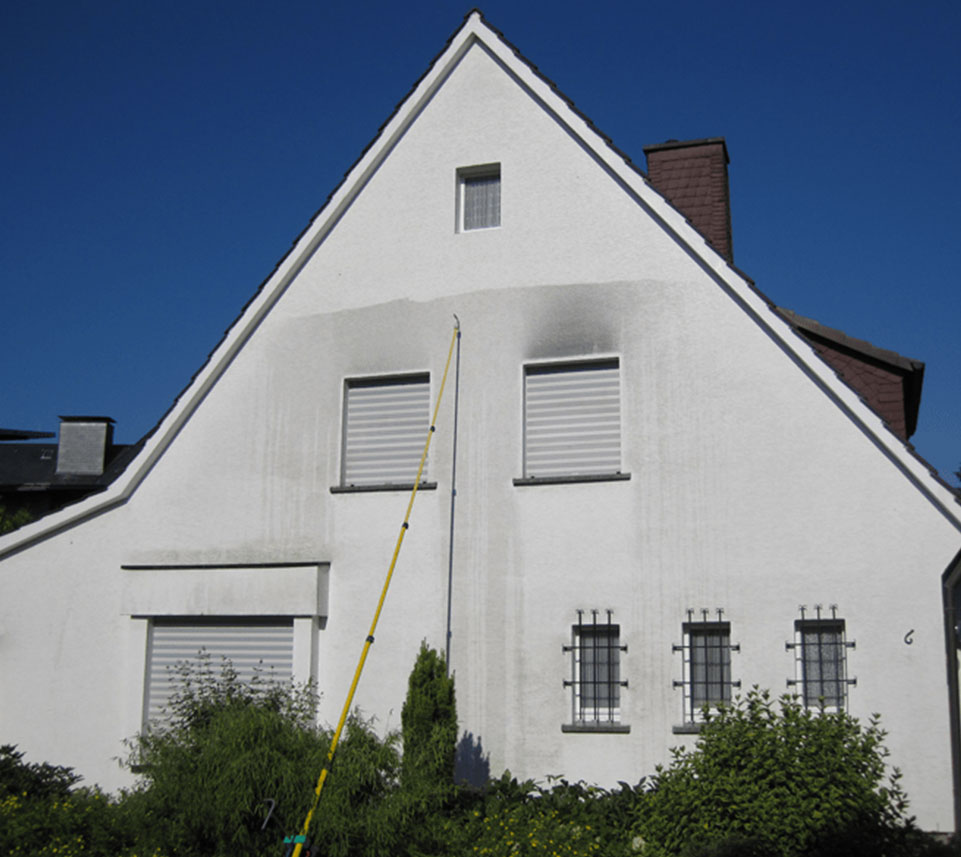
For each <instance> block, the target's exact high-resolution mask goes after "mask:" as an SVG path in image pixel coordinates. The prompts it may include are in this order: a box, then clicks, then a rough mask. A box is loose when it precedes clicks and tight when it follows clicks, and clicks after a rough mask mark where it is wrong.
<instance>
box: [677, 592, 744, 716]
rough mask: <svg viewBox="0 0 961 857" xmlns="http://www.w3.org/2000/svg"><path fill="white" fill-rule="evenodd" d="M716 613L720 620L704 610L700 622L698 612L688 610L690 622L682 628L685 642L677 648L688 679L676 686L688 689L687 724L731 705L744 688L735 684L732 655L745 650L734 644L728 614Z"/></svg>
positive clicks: (685, 700)
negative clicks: (736, 692)
mask: <svg viewBox="0 0 961 857" xmlns="http://www.w3.org/2000/svg"><path fill="white" fill-rule="evenodd" d="M714 612H715V616H716V619H711V618H709V617H710V611H709V610H708V609H707V608H702V609H701V618H700V621H696V620H695V611H694V610H688V611H687V618H688V621H687V622H685V623H684V624H683V626H682V631H683V633H684V642H683V643H682V644H681V645H675V646H674V647H673V649H674V651H675V652H682V653H683V655H684V679H683V681H675V682H674V686H675V687H681V688H683V689H684V719H685V722H687V723H698V722H700V721H702V720H703V719H704V712H705V710H710V709H712V708H717V707H718V706H719V705H723V704H724V703H727V702H730V701H731V688H733V687H740V686H741V682H740V681H732V680H731V652H739V651H740V650H741V647H740V645H738V644H733V645H732V643H731V623H730V622H725V621H723V618H722V617H723V615H724V610H723V609H722V608H717V609H716V610H715V611H714Z"/></svg>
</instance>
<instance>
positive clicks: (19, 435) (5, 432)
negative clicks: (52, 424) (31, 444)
mask: <svg viewBox="0 0 961 857" xmlns="http://www.w3.org/2000/svg"><path fill="white" fill-rule="evenodd" d="M44 437H56V433H55V432H52V431H30V430H28V429H5V428H0V441H7V440H39V439H40V438H44Z"/></svg>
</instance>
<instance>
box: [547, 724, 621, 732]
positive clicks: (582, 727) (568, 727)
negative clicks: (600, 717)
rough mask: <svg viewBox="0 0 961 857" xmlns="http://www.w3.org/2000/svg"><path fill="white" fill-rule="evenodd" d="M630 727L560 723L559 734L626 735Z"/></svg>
mask: <svg viewBox="0 0 961 857" xmlns="http://www.w3.org/2000/svg"><path fill="white" fill-rule="evenodd" d="M630 731H631V727H630V725H629V724H627V723H562V724H561V732H608V733H615V734H621V735H624V734H627V733H628V732H630Z"/></svg>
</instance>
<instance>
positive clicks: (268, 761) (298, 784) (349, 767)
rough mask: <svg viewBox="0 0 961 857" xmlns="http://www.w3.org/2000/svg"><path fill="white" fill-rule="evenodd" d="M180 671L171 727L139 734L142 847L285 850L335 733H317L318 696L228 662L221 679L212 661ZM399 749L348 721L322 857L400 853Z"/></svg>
mask: <svg viewBox="0 0 961 857" xmlns="http://www.w3.org/2000/svg"><path fill="white" fill-rule="evenodd" d="M179 673H180V676H179V677H180V689H179V690H178V692H177V693H176V694H175V695H174V696H173V697H172V698H171V701H170V703H169V722H168V723H167V724H166V725H163V724H157V725H155V726H154V728H153V729H151V730H148V731H145V732H143V733H141V734H140V735H138V736H137V737H136V738H135V739H134V740H133V742H132V752H131V755H130V758H129V760H128V764H129V765H130V766H131V767H132V768H133V769H134V770H136V771H138V772H140V773H141V775H142V780H141V782H140V784H139V785H138V787H137V788H136V789H135V790H134V791H133V792H131V793H130V794H128V795H127V798H126V801H125V803H126V805H127V807H128V810H129V812H130V813H131V815H132V816H133V817H134V818H135V819H136V822H137V824H138V827H139V829H140V830H141V832H142V835H141V844H142V846H143V847H144V848H146V849H147V850H148V851H149V850H153V849H159V850H160V851H162V852H163V853H166V854H171V855H177V857H220V855H230V857H243V855H251V857H253V855H262V854H267V853H272V852H273V853H280V851H281V849H282V840H283V837H284V836H285V835H289V834H294V833H299V832H300V830H301V828H302V827H303V823H304V818H305V817H306V815H307V811H308V810H309V808H310V806H311V803H312V802H313V798H314V789H315V786H316V781H317V777H318V776H319V774H320V771H321V770H322V768H323V766H324V764H325V762H326V756H327V750H328V748H329V746H330V739H331V734H330V732H329V731H325V730H322V729H319V728H317V727H316V726H315V722H314V717H315V710H316V701H317V698H316V694H315V693H314V690H313V688H312V687H310V686H298V685H293V684H281V683H278V682H272V681H269V680H268V677H266V676H259V677H257V678H255V680H254V681H253V682H252V683H245V682H243V681H241V680H240V679H239V677H238V676H237V673H236V672H235V671H234V670H233V668H232V667H231V665H230V663H229V662H227V661H225V662H223V663H222V665H221V667H220V670H219V673H218V672H217V671H216V670H215V669H214V668H213V666H212V665H211V663H210V661H209V659H201V661H200V662H199V664H198V663H196V662H194V663H192V664H191V663H185V664H182V665H181V667H180V669H179ZM398 743H399V736H398V735H397V734H392V735H388V736H387V737H386V738H384V739H382V738H379V737H378V736H377V735H376V733H375V732H374V730H373V728H372V727H371V724H370V723H367V722H364V721H363V720H361V719H360V718H358V717H356V716H353V717H351V718H350V719H349V720H348V722H347V727H346V732H345V735H344V738H343V740H342V741H341V742H340V744H339V746H338V749H337V755H336V758H335V760H334V763H333V765H332V766H331V771H330V776H329V778H328V780H327V784H326V786H325V788H324V792H323V797H322V801H321V805H320V807H319V809H318V811H317V812H316V813H315V815H314V820H313V824H312V826H311V831H310V835H311V839H312V840H313V842H314V847H313V853H314V854H319V855H330V857H348V855H380V854H389V853H393V852H394V851H395V849H396V848H397V847H398V842H399V841H400V837H401V832H402V828H401V826H400V825H399V823H398V818H397V808H396V806H395V805H393V804H392V803H391V802H390V801H389V800H388V798H390V796H391V795H392V794H393V793H394V792H395V791H396V790H397V783H398V779H399V772H400V753H399V751H398ZM268 799H269V800H270V801H273V803H274V806H273V809H272V811H271V812H270V816H269V820H268V821H267V822H266V826H265V820H266V819H267V818H268V806H269V804H268Z"/></svg>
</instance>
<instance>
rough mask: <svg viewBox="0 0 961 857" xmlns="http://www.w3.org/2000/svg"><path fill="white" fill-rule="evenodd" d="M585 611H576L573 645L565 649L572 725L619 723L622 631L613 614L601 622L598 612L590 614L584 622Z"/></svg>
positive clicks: (624, 684) (621, 685)
mask: <svg viewBox="0 0 961 857" xmlns="http://www.w3.org/2000/svg"><path fill="white" fill-rule="evenodd" d="M584 613H585V611H583V610H578V611H577V624H576V625H574V626H573V627H572V628H571V644H570V645H569V646H564V651H565V652H570V653H571V677H570V680H568V681H565V682H564V686H565V687H570V688H573V697H572V699H573V708H572V716H573V722H574V723H577V724H603V723H617V722H619V721H620V719H621V688H622V687H627V682H626V681H621V652H626V651H627V646H622V645H621V644H620V637H621V629H620V626H619V625H615V624H613V623H612V622H611V617H612V615H613V612H612V611H611V610H607V611H605V617H606V618H605V619H603V620H602V621H600V622H599V621H598V613H599V611H597V610H591V611H590V621H589V622H585V621H584V620H585V615H584Z"/></svg>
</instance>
